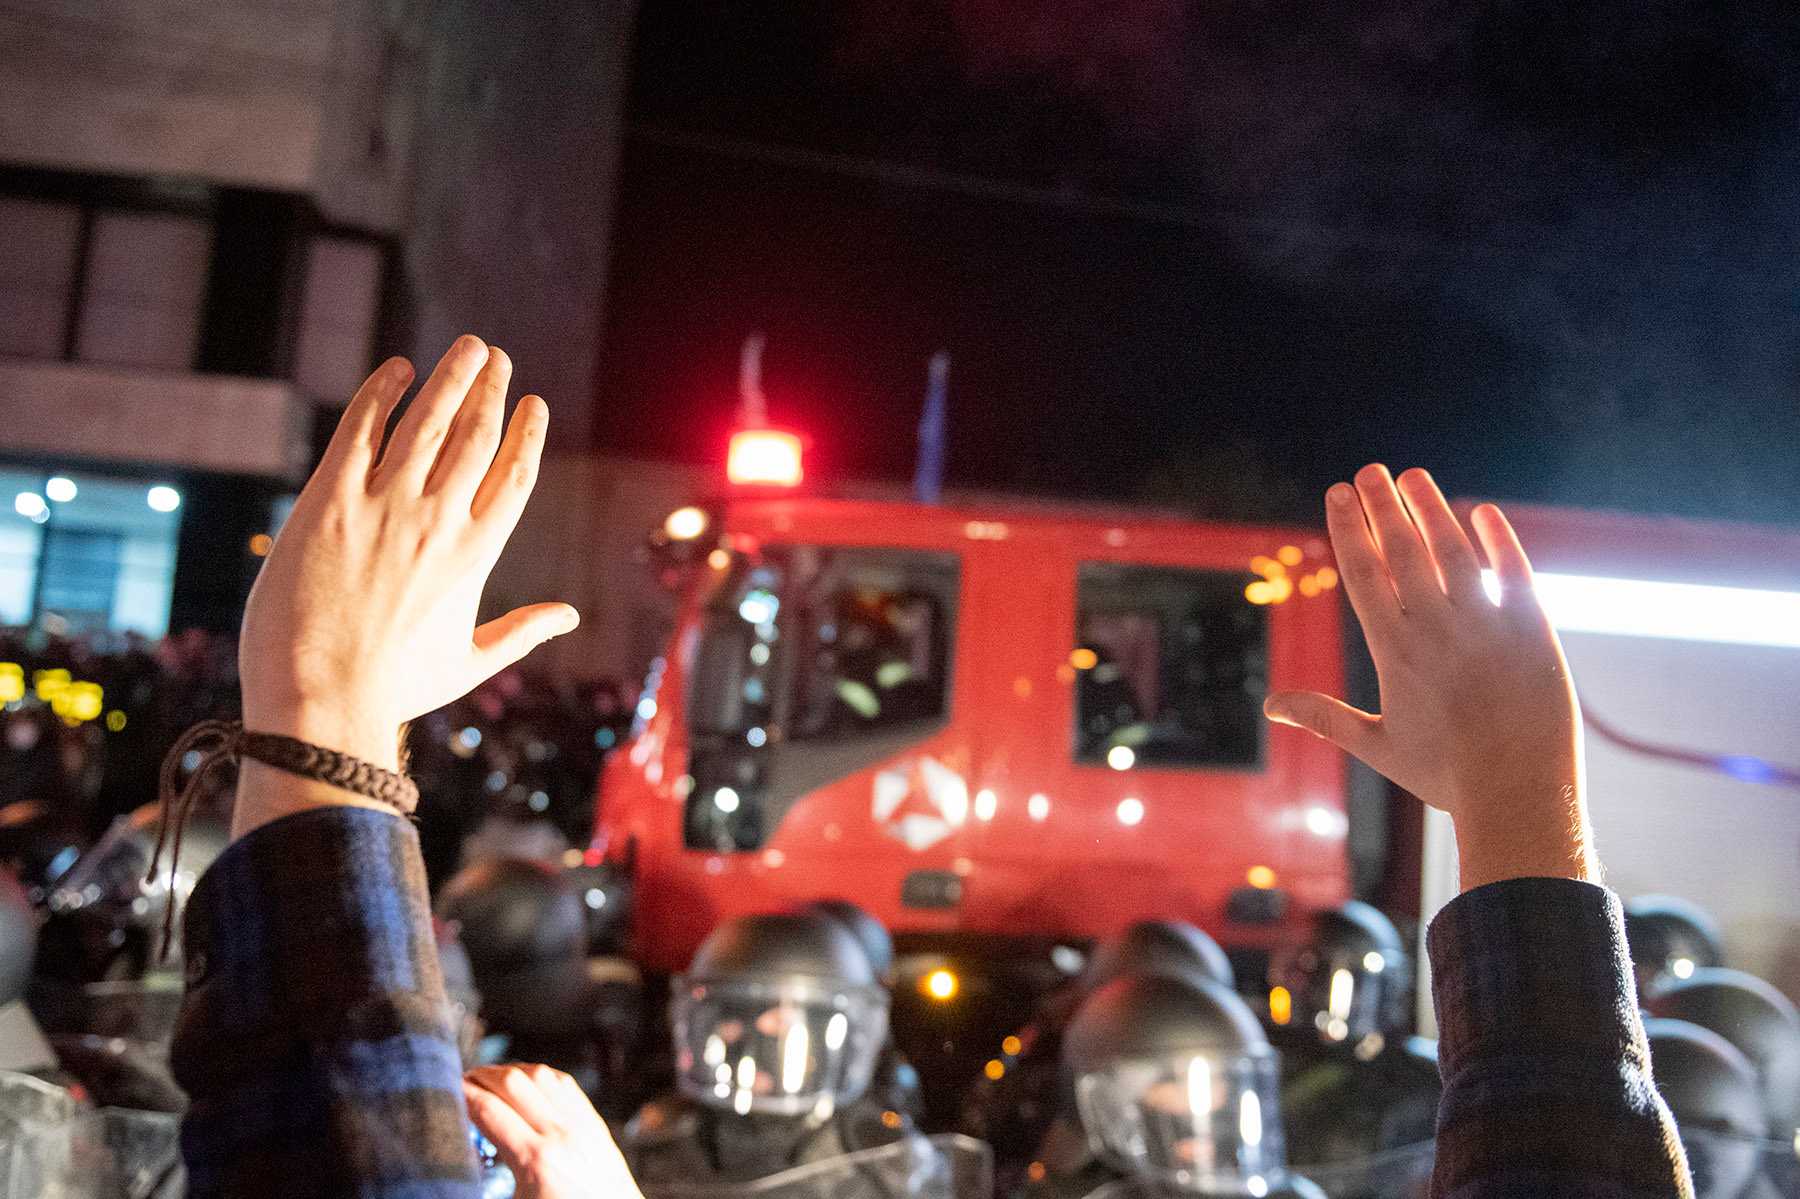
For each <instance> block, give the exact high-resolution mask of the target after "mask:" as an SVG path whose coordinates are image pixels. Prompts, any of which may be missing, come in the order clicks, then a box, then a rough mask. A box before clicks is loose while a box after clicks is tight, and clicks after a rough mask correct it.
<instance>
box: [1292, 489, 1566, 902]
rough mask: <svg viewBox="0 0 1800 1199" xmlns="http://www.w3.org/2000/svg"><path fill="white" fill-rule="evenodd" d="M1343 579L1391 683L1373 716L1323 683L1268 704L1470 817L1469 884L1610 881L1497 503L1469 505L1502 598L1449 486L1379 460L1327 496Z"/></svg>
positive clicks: (1542, 632)
mask: <svg viewBox="0 0 1800 1199" xmlns="http://www.w3.org/2000/svg"><path fill="white" fill-rule="evenodd" d="M1325 516H1326V524H1327V526H1328V527H1329V529H1330V532H1331V544H1332V548H1333V549H1334V551H1335V552H1336V554H1337V560H1338V569H1339V572H1340V574H1341V575H1342V577H1343V581H1344V588H1345V591H1346V592H1347V594H1348V595H1349V598H1350V603H1351V606H1352V607H1353V608H1354V609H1355V610H1356V616H1357V619H1358V620H1359V621H1360V622H1361V623H1362V627H1363V633H1364V635H1365V637H1366V638H1367V640H1368V645H1369V653H1370V656H1371V657H1372V658H1373V659H1374V661H1375V670H1376V674H1377V675H1378V677H1379V680H1380V689H1381V713H1380V715H1373V714H1371V713H1368V712H1363V711H1361V710H1359V709H1357V708H1353V707H1351V706H1350V705H1348V704H1346V703H1343V702H1342V701H1341V700H1337V699H1334V698H1332V697H1330V696H1325V695H1320V694H1317V693H1316V692H1282V693H1277V694H1273V695H1270V696H1269V698H1268V700H1267V702H1266V703H1265V705H1264V711H1265V712H1266V713H1267V714H1268V716H1269V718H1270V719H1272V720H1276V721H1279V722H1281V723H1283V724H1290V725H1296V726H1298V727H1300V728H1303V729H1306V730H1308V731H1309V732H1312V733H1314V734H1316V735H1317V736H1320V737H1322V738H1324V739H1325V740H1327V741H1330V742H1331V743H1332V744H1334V745H1337V746H1338V747H1339V748H1341V749H1343V750H1344V751H1345V752H1346V753H1349V754H1352V755H1354V756H1355V757H1357V758H1359V759H1361V760H1362V761H1363V762H1365V763H1367V764H1368V765H1369V766H1370V767H1371V768H1373V769H1375V770H1377V771H1379V772H1380V773H1382V774H1383V775H1385V776H1387V777H1388V778H1389V779H1391V780H1393V781H1394V782H1395V783H1397V784H1399V785H1400V786H1402V787H1404V788H1405V789H1406V790H1408V791H1410V792H1412V793H1413V794H1414V795H1416V796H1418V797H1419V798H1420V799H1422V800H1424V801H1425V802H1426V803H1428V804H1430V805H1431V806H1432V807H1435V808H1440V809H1442V810H1443V811H1445V812H1448V813H1449V814H1450V815H1451V817H1452V818H1453V819H1454V820H1455V822H1456V833H1457V844H1458V848H1459V850H1460V854H1461V861H1462V884H1463V887H1464V889H1465V890H1466V889H1468V888H1470V887H1475V886H1479V885H1481V884H1482V883H1487V882H1494V881H1497V880H1499V879H1504V878H1516V877H1522V876H1549V877H1561V878H1579V879H1593V880H1597V879H1598V877H1599V863H1598V861H1597V860H1596V858H1595V857H1594V852H1593V844H1592V836H1591V830H1590V828H1589V823H1588V817H1587V808H1586V803H1585V800H1584V797H1583V770H1582V751H1581V711H1580V708H1579V707H1578V706H1577V704H1576V701H1575V689H1574V686H1573V684H1572V682H1571V680H1570V678H1569V666H1568V663H1567V661H1565V660H1564V658H1563V653H1562V646H1561V645H1560V644H1559V643H1558V641H1557V639H1556V633H1555V631H1554V630H1553V629H1552V628H1551V626H1550V621H1549V619H1548V618H1547V617H1546V616H1545V615H1544V611H1543V609H1542V607H1540V606H1539V604H1538V601H1537V597H1536V595H1535V594H1534V593H1533V591H1532V585H1531V563H1530V562H1529V561H1528V560H1527V559H1526V557H1525V551H1524V550H1523V549H1522V548H1521V547H1520V545H1519V540H1518V538H1517V536H1516V535H1515V534H1514V533H1513V530H1512V526H1511V525H1509V524H1508V523H1507V520H1506V517H1505V516H1504V515H1502V514H1501V512H1500V510H1499V509H1498V508H1496V507H1494V506H1493V505H1492V504H1483V505H1482V506H1480V507H1478V508H1476V509H1475V510H1474V512H1473V513H1472V514H1471V518H1472V524H1473V526H1474V530H1475V534H1476V536H1477V537H1478V538H1479V539H1480V542H1481V546H1482V549H1483V550H1484V551H1485V553H1486V556H1487V560H1488V563H1489V564H1490V566H1491V567H1492V569H1493V571H1494V574H1495V576H1496V577H1497V579H1498V580H1499V583H1500V602H1499V603H1498V604H1495V603H1493V602H1492V601H1491V600H1489V599H1488V597H1487V594H1486V593H1485V592H1484V590H1483V588H1482V579H1481V566H1480V562H1479V560H1478V559H1477V557H1476V555H1475V549H1474V547H1473V546H1472V545H1471V544H1470V541H1469V538H1468V537H1467V536H1466V535H1465V534H1464V532H1463V529H1462V527H1461V525H1459V524H1458V523H1457V520H1456V516H1455V514H1454V513H1452V512H1451V510H1450V506H1449V505H1448V504H1447V503H1445V502H1444V497H1443V494H1442V493H1441V492H1440V491H1439V490H1438V488H1437V484H1436V483H1434V482H1433V481H1432V479H1431V476H1430V475H1428V474H1427V473H1426V472H1425V471H1423V470H1419V469H1413V470H1409V471H1406V472H1405V473H1404V474H1402V475H1401V476H1400V480H1399V486H1398V487H1396V486H1395V482H1394V480H1393V479H1392V478H1391V477H1390V476H1389V474H1388V471H1387V468H1386V467H1383V466H1366V467H1364V468H1363V469H1362V470H1361V471H1360V472H1358V473H1357V476H1356V485H1355V486H1354V487H1352V486H1350V485H1349V484H1348V483H1339V484H1336V485H1335V486H1333V487H1332V488H1331V490H1330V491H1328V492H1327V493H1326V497H1325Z"/></svg>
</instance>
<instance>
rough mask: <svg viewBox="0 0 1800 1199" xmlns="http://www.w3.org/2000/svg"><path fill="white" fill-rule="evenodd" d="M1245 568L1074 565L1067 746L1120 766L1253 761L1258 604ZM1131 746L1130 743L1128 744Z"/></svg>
mask: <svg viewBox="0 0 1800 1199" xmlns="http://www.w3.org/2000/svg"><path fill="white" fill-rule="evenodd" d="M1252 581H1254V576H1253V575H1249V574H1235V573H1229V572H1223V571H1201V570H1178V569H1172V568H1168V567H1160V566H1121V565H1115V564H1112V563H1096V562H1090V563H1087V564H1084V565H1083V566H1082V568H1081V574H1080V596H1079V601H1078V603H1079V612H1078V616H1077V627H1076V634H1075V635H1076V645H1077V650H1076V653H1075V655H1074V659H1073V660H1074V664H1075V665H1076V667H1077V668H1078V669H1079V674H1078V676H1077V683H1076V689H1075V696H1076V699H1075V706H1076V711H1075V756H1076V757H1077V759H1079V760H1080V761H1083V762H1108V763H1110V764H1112V765H1114V766H1117V767H1120V768H1127V769H1128V768H1129V767H1130V766H1132V765H1154V766H1226V767H1243V766H1256V765H1259V764H1260V763H1261V761H1262V725H1263V719H1262V701H1263V696H1264V695H1265V694H1267V692H1268V656H1269V628H1268V611H1267V609H1266V608H1263V607H1259V606H1257V605H1255V604H1252V603H1250V602H1249V601H1248V600H1246V599H1245V598H1244V587H1245V586H1246V585H1247V584H1248V583H1250V582H1252ZM1126 751H1129V752H1126Z"/></svg>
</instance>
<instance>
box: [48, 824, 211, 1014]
mask: <svg viewBox="0 0 1800 1199" xmlns="http://www.w3.org/2000/svg"><path fill="white" fill-rule="evenodd" d="M162 822H163V814H162V807H161V805H160V804H155V803H148V804H145V805H143V806H142V807H140V808H138V809H136V810H135V811H133V812H132V813H131V814H130V815H127V816H121V817H119V819H117V820H115V821H113V823H112V827H111V828H109V829H107V830H106V833H105V834H104V835H103V836H101V838H100V839H99V840H98V841H96V842H95V843H94V845H93V847H92V848H90V849H89V850H88V851H87V852H86V853H84V854H82V855H81V857H80V858H78V859H77V860H76V862H75V864H74V865H73V866H71V867H70V868H69V870H68V872H67V873H66V874H64V875H63V876H62V878H61V879H60V880H58V882H57V884H56V886H55V887H54V888H53V889H52V890H51V891H50V894H49V897H48V899H47V900H46V902H45V905H44V906H45V907H46V908H47V909H48V912H49V918H48V920H47V922H46V924H45V926H44V931H43V935H42V938H41V940H40V942H39V963H38V969H39V973H40V974H42V975H45V976H47V977H49V978H53V979H56V980H58V981H60V982H67V983H94V982H103V981H114V982H116V981H126V980H135V979H140V978H143V977H145V976H146V975H148V974H150V973H152V972H153V971H156V970H159V969H161V970H168V971H170V972H174V971H176V970H178V968H179V966H178V964H179V962H180V954H181V938H180V937H179V936H175V937H172V938H171V939H170V941H169V945H168V955H167V957H166V958H164V957H163V956H162V952H161V951H162V940H163V928H164V922H165V919H166V918H168V917H169V908H170V906H171V905H173V907H174V912H173V920H172V924H171V925H170V927H171V928H175V929H179V928H180V926H181V919H182V914H183V912H185V911H186V909H187V901H188V897H189V896H190V895H192V894H193V891H194V884H195V883H197V882H198V881H199V880H200V876H201V875H202V874H204V873H206V870H207V868H208V867H210V866H211V865H212V864H213V861H214V860H215V859H216V858H217V857H218V856H219V855H220V854H221V853H223V852H225V847H226V846H227V845H228V844H230V841H231V835H230V830H229V828H228V827H227V826H226V824H225V823H224V822H223V821H222V820H218V819H214V818H213V817H212V816H211V815H209V814H202V813H199V812H196V813H194V814H193V815H192V816H190V817H189V818H188V820H187V823H186V825H185V826H184V827H183V828H182V830H181V852H180V854H179V855H176V854H174V852H173V846H172V842H173V840H174V838H173V835H171V837H170V838H169V841H170V842H171V844H165V845H164V847H163V854H162V858H161V860H160V862H158V864H157V869H156V870H155V872H154V873H152V872H151V870H150V860H151V858H152V856H153V855H154V854H155V852H156V845H157V841H158V839H159V838H160V837H161V835H162Z"/></svg>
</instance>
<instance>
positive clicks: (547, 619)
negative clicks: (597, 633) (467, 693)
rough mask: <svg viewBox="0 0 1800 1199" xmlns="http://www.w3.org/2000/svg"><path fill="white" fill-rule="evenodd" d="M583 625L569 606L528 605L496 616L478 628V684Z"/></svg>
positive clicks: (476, 635) (476, 636) (476, 669)
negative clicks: (577, 626)
mask: <svg viewBox="0 0 1800 1199" xmlns="http://www.w3.org/2000/svg"><path fill="white" fill-rule="evenodd" d="M580 623H581V614H580V613H579V612H577V611H575V609H574V608H573V607H571V606H570V605H568V604H554V603H552V604H527V605H525V606H524V607H523V608H514V609H513V610H512V611H511V612H508V613H507V614H506V615H504V616H496V617H495V618H494V619H492V620H490V621H488V622H487V623H486V624H484V625H479V626H477V628H476V629H475V657H474V665H475V672H476V675H477V677H476V678H475V679H474V680H472V681H471V682H470V684H469V686H470V688H471V689H473V688H474V687H476V686H477V685H479V684H481V683H482V682H485V681H486V680H488V679H491V678H493V677H494V676H495V675H497V674H499V673H500V672H501V671H502V670H505V669H506V668H507V667H508V666H511V665H512V664H513V663H514V662H517V661H518V660H519V659H520V658H523V657H524V656H525V655H526V654H528V653H530V652H531V651H532V650H534V649H536V648H537V647H538V646H540V645H542V644H543V643H544V642H546V641H548V640H550V639H551V638H552V637H560V636H562V635H563V634H564V633H567V632H569V631H570V630H571V629H573V628H574V627H575V626H576V625H578V624H580Z"/></svg>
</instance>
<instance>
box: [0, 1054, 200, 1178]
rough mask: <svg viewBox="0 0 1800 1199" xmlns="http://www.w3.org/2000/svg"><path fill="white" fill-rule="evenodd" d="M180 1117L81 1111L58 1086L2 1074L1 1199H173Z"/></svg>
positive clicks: (178, 1165)
mask: <svg viewBox="0 0 1800 1199" xmlns="http://www.w3.org/2000/svg"><path fill="white" fill-rule="evenodd" d="M179 1135H180V1118H179V1117H178V1116H175V1115H172V1114H168V1113H163V1112H134V1111H126V1110H122V1109H116V1108H107V1109H101V1110H99V1111H96V1110H93V1109H91V1108H87V1107H84V1106H83V1105H82V1104H81V1103H80V1102H78V1101H77V1100H76V1098H75V1097H74V1096H73V1095H72V1094H70V1093H69V1092H68V1091H66V1090H64V1089H63V1088H62V1087H58V1086H55V1085H53V1084H51V1083H47V1082H44V1081H43V1080H41V1079H37V1078H33V1077H31V1076H30V1075H25V1074H13V1073H0V1195H7V1196H13V1195H18V1196H27V1195H29V1196H33V1197H34V1199H175V1197H176V1196H178V1195H179V1194H180V1193H181V1186H182V1173H181V1151H180V1143H179Z"/></svg>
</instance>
